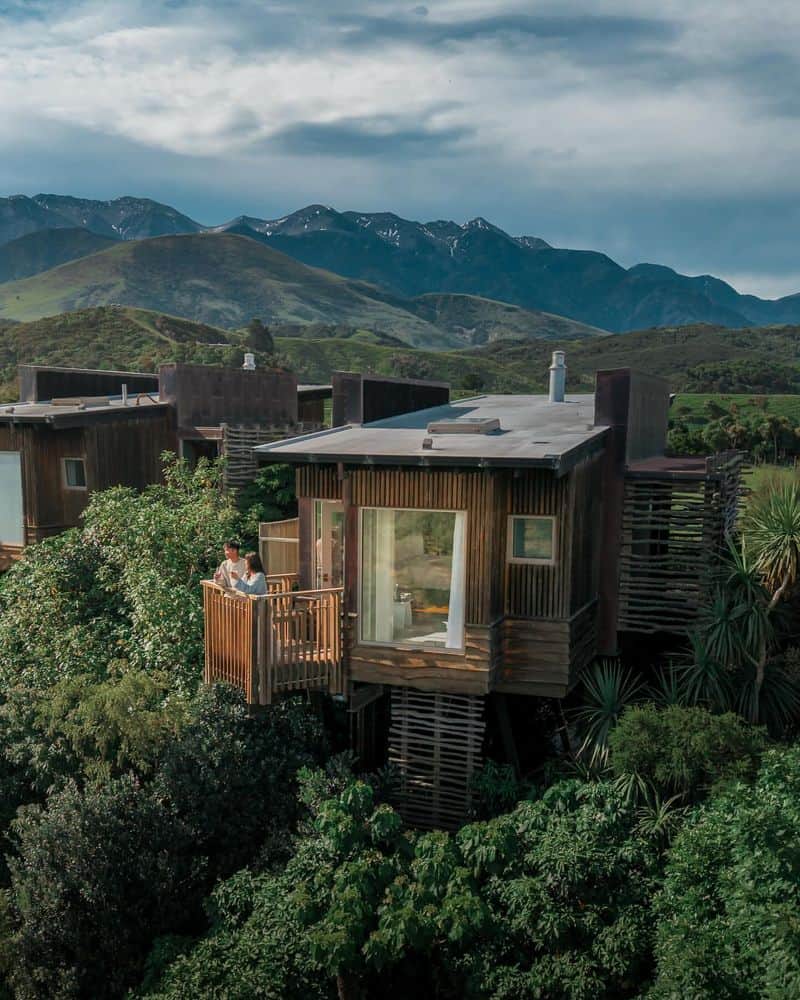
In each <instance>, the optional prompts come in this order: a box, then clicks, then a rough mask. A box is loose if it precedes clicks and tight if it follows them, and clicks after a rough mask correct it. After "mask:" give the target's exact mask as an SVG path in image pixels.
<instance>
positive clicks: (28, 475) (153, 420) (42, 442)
mask: <svg viewBox="0 0 800 1000" xmlns="http://www.w3.org/2000/svg"><path fill="white" fill-rule="evenodd" d="M175 444H176V439H175V431H174V422H173V414H172V411H171V410H168V409H163V410H157V411H145V412H144V413H141V414H132V415H131V416H130V417H128V416H126V418H125V419H123V420H113V421H112V420H103V421H98V422H97V423H92V424H87V425H85V426H83V427H71V428H63V429H55V428H53V427H48V426H42V425H31V424H27V425H26V424H16V425H8V424H6V425H0V450H2V451H19V452H21V455H22V488H23V509H24V516H25V540H26V543H28V544H30V543H31V542H35V541H39V540H40V539H42V538H47V537H49V536H50V535H54V534H58V533H59V532H61V531H64V530H65V529H66V528H71V527H74V526H76V525H77V524H79V522H80V515H81V513H82V512H83V510H84V509H85V507H86V505H87V503H88V502H89V496H90V494H91V492H92V491H93V490H102V489H107V488H108V487H109V486H117V485H122V486H133V487H136V488H137V489H142V488H143V487H145V486H147V485H148V484H149V483H155V482H158V481H159V480H160V478H161V457H160V456H161V453H162V452H163V451H169V450H174V448H175ZM65 458H83V459H84V461H85V463H86V486H87V488H86V489H85V490H74V489H66V488H65V486H64V479H63V467H62V466H63V459H65Z"/></svg>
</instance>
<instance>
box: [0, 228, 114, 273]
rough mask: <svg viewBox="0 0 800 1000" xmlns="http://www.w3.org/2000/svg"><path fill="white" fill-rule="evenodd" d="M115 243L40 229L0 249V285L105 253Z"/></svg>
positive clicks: (93, 235) (87, 232)
mask: <svg viewBox="0 0 800 1000" xmlns="http://www.w3.org/2000/svg"><path fill="white" fill-rule="evenodd" d="M115 242H116V240H113V239H111V238H110V237H107V236H98V235H97V234H96V233H93V232H91V231H90V230H88V229H80V228H72V229H41V230H39V231H38V232H35V233H28V234H27V235H26V236H20V237H18V239H16V240H11V242H10V243H5V244H3V245H2V246H0V283H2V282H5V281H18V280H19V279H21V278H28V277H30V276H31V275H34V274H41V273H42V272H43V271H49V270H50V268H53V267H58V266H59V264H66V263H68V262H69V261H71V260H78V259H79V258H81V257H88V256H89V255H90V254H93V253H98V252H99V251H100V250H107V249H108V248H109V247H111V246H113V245H114V243H115Z"/></svg>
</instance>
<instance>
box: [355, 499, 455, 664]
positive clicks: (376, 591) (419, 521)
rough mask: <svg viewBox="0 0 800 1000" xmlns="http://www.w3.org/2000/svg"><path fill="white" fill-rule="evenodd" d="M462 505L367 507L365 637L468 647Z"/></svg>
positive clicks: (363, 546)
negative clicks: (445, 507)
mask: <svg viewBox="0 0 800 1000" xmlns="http://www.w3.org/2000/svg"><path fill="white" fill-rule="evenodd" d="M465 521H466V516H465V514H464V513H463V511H440V510H388V509H383V508H373V507H367V508H365V509H364V510H362V512H361V638H362V639H363V640H364V641H366V642H377V643H409V644H411V645H419V646H433V647H440V648H444V649H463V647H464V587H465V576H466V574H465V561H466V552H465V538H464V534H465Z"/></svg>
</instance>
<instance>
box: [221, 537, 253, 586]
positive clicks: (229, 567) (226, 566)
mask: <svg viewBox="0 0 800 1000" xmlns="http://www.w3.org/2000/svg"><path fill="white" fill-rule="evenodd" d="M222 549H223V551H224V553H225V560H224V562H222V563H220V566H219V569H218V570H217V571H216V573H214V583H218V584H219V585H220V587H233V582H234V577H233V576H231V574H232V573H237V574H238V576H237V577H236V578H235V579H239V580H241V579H242V577H243V576H244V574H245V573H246V572H247V566H246V565H245V561H244V559H240V558H239V543H238V542H237V541H236V540H235V539H234V538H231V539H229V540H228V541H227V542H225V544H224V545H223V547H222Z"/></svg>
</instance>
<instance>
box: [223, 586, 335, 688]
mask: <svg viewBox="0 0 800 1000" xmlns="http://www.w3.org/2000/svg"><path fill="white" fill-rule="evenodd" d="M295 581H296V577H295V575H294V574H281V575H278V576H269V577H267V587H268V590H269V593H268V594H267V595H266V596H264V597H253V596H250V595H247V594H240V593H238V592H237V591H231V590H226V589H225V588H224V587H220V586H218V585H217V584H216V583H213V582H212V581H210V580H204V581H203V609H204V614H205V671H204V675H203V679H204V681H205V682H206V684H213V683H214V682H215V681H224V682H227V683H228V684H233V685H234V686H235V687H238V688H240V689H241V690H242V691H244V694H245V698H246V700H247V703H248V704H249V705H269V704H271V703H272V701H273V699H274V697H275V696H276V695H280V694H284V693H287V692H292V691H302V690H312V689H313V690H321V691H327V692H329V693H331V694H341V693H342V621H341V617H342V590H341V588H332V589H330V590H307V591H298V590H292V589H291V588H292V586H293V585H294V583H295Z"/></svg>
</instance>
